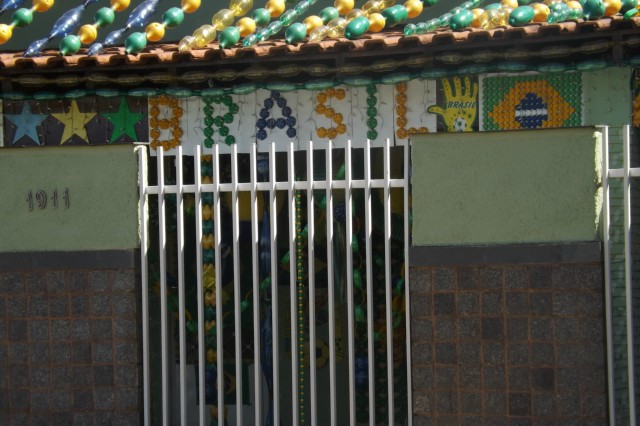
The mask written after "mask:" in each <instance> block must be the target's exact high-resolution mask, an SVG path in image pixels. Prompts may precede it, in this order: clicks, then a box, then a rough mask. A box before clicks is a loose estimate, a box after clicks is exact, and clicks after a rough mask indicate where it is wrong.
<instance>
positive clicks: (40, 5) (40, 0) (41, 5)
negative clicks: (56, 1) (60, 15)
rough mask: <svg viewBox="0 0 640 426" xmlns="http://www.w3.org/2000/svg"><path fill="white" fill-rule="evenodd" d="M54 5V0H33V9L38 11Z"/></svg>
mask: <svg viewBox="0 0 640 426" xmlns="http://www.w3.org/2000/svg"><path fill="white" fill-rule="evenodd" d="M51 6H53V0H33V10H35V11H36V12H46V11H47V10H49V9H51Z"/></svg>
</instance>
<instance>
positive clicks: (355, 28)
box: [344, 16, 370, 40]
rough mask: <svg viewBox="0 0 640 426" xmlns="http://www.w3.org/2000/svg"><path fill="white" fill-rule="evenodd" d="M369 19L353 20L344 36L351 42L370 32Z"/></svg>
mask: <svg viewBox="0 0 640 426" xmlns="http://www.w3.org/2000/svg"><path fill="white" fill-rule="evenodd" d="M369 25H370V23H369V18H367V17H366V16H359V17H357V18H355V19H352V20H351V21H350V22H349V23H348V24H347V26H346V27H345V29H344V36H345V37H346V38H348V39H349V40H354V39H356V38H358V37H360V36H362V35H363V34H364V33H366V32H367V31H368V30H369Z"/></svg>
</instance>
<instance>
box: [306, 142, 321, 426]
mask: <svg viewBox="0 0 640 426" xmlns="http://www.w3.org/2000/svg"><path fill="white" fill-rule="evenodd" d="M313 180H314V176H313V141H309V147H308V151H307V241H308V244H307V253H308V259H307V263H308V272H307V276H308V277H309V304H308V305H309V379H310V382H311V383H309V385H310V389H309V396H310V397H311V401H310V402H311V426H316V422H317V419H318V417H317V412H318V408H317V407H318V401H317V392H316V357H315V349H316V281H315V249H314V245H315V226H314V222H315V217H314V216H315V215H314V196H313Z"/></svg>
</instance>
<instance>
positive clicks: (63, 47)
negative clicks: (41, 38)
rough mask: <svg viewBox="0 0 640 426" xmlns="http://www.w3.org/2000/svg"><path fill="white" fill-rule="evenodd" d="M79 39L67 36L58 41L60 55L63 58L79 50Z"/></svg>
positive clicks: (75, 36)
mask: <svg viewBox="0 0 640 426" xmlns="http://www.w3.org/2000/svg"><path fill="white" fill-rule="evenodd" d="M81 44H82V43H80V37H78V36H77V35H73V34H71V35H68V36H66V37H64V38H63V39H62V40H60V54H61V55H64V56H69V55H73V54H74V53H76V52H78V50H80V46H81Z"/></svg>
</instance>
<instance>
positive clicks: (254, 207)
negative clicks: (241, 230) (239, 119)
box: [249, 143, 262, 425]
mask: <svg viewBox="0 0 640 426" xmlns="http://www.w3.org/2000/svg"><path fill="white" fill-rule="evenodd" d="M256 150H257V146H256V144H254V143H253V144H251V151H250V155H251V159H250V161H249V163H250V169H251V260H252V265H253V267H252V268H251V269H252V282H253V359H254V371H253V381H254V416H255V418H254V421H255V424H256V425H259V424H260V420H261V417H262V416H261V413H260V409H261V407H262V397H261V393H262V392H261V389H260V388H261V386H260V385H261V384H262V382H261V380H260V369H261V366H260V267H259V263H258V256H259V253H258V250H259V249H258V247H259V246H258V194H257V191H256V186H257V177H256V175H257V171H256V168H257V161H258V158H257V155H256Z"/></svg>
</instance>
